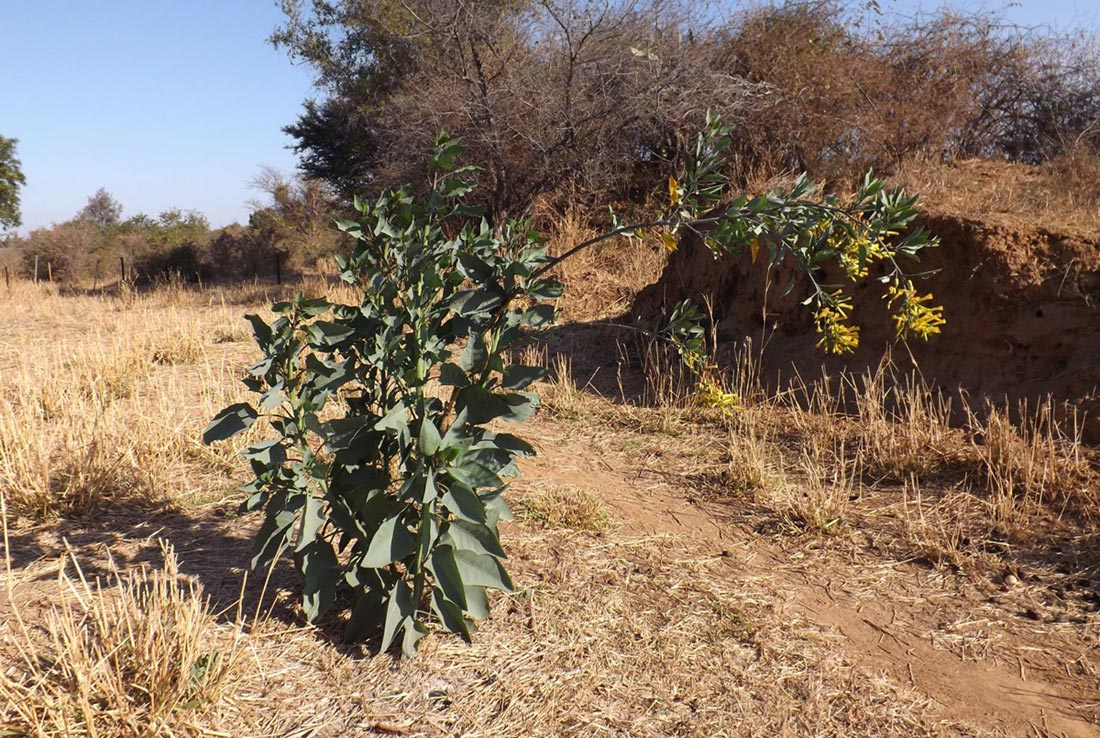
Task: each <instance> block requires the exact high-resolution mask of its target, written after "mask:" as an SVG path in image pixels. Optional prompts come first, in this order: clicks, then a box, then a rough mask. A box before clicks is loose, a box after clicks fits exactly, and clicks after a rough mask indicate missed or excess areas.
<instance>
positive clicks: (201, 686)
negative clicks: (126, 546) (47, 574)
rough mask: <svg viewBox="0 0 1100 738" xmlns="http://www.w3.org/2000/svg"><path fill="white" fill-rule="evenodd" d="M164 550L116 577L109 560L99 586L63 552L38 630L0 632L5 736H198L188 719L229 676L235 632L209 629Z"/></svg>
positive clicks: (197, 718) (196, 595)
mask: <svg viewBox="0 0 1100 738" xmlns="http://www.w3.org/2000/svg"><path fill="white" fill-rule="evenodd" d="M163 554H164V565H163V567H162V568H160V569H145V568H142V569H136V570H134V569H131V570H130V571H128V572H126V573H122V572H120V571H119V570H118V569H117V567H115V566H114V565H113V562H111V568H110V572H109V576H108V579H107V580H106V581H100V580H94V581H90V580H89V579H88V578H87V577H86V576H85V575H84V572H83V571H82V570H81V567H80V564H79V562H78V561H77V559H76V557H75V556H71V555H70V556H69V557H68V561H67V562H63V563H62V565H61V566H60V568H59V571H58V576H57V591H56V594H55V596H54V598H53V599H54V604H53V606H52V607H51V608H50V609H49V611H48V612H47V613H46V614H45V617H44V618H43V622H42V625H41V626H40V628H35V629H31V628H29V627H28V626H27V625H26V624H25V622H24V620H23V618H22V617H21V616H18V615H17V616H16V618H15V621H16V624H17V627H15V628H12V629H9V630H4V631H0V652H5V653H7V654H8V655H9V656H11V657H14V658H13V666H12V667H11V668H9V669H6V670H4V671H2V672H0V715H2V716H3V719H4V723H5V725H6V729H7V731H8V734H12V735H35V736H42V737H43V738H49V737H50V736H95V737H96V738H112V737H114V736H117V737H118V738H124V737H125V738H139V737H142V736H148V737H149V738H153V737H154V736H161V735H201V734H203V731H202V729H201V727H200V726H199V725H196V722H201V717H202V714H203V712H204V709H205V708H206V707H207V706H209V705H211V704H212V703H214V702H216V701H217V700H219V699H220V696H221V694H222V693H223V691H225V690H226V688H227V686H228V684H229V683H230V682H232V680H233V678H234V672H235V671H236V670H237V667H238V662H239V655H240V639H239V636H240V635H241V631H240V630H239V629H237V628H232V627H230V628H228V630H229V631H232V632H227V628H224V627H219V626H217V625H216V623H215V621H214V618H213V616H212V615H211V614H210V613H209V612H208V610H207V602H206V600H205V598H204V597H203V595H202V590H201V587H200V586H199V585H198V584H196V583H195V582H194V581H186V582H181V578H180V573H179V566H178V563H177V561H176V557H175V553H174V552H173V550H172V548H171V546H169V545H167V544H164V546H163ZM9 581H10V579H9ZM12 605H13V606H16V605H15V604H14V599H13V600H12Z"/></svg>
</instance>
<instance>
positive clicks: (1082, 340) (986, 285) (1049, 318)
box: [632, 214, 1100, 442]
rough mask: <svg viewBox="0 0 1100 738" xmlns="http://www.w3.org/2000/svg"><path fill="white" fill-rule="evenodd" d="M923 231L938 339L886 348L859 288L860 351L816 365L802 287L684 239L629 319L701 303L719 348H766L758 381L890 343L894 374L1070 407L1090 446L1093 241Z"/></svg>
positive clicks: (924, 286) (1095, 433)
mask: <svg viewBox="0 0 1100 738" xmlns="http://www.w3.org/2000/svg"><path fill="white" fill-rule="evenodd" d="M923 224H924V225H925V227H927V228H928V229H929V230H931V231H932V232H934V233H935V234H937V235H938V236H939V237H940V239H941V245H940V247H939V248H937V249H931V250H928V251H926V252H925V255H924V256H923V257H922V261H921V263H920V264H919V265H916V266H915V269H914V270H921V269H937V270H939V271H938V272H937V273H936V274H934V275H932V276H931V277H929V278H927V279H925V280H923V281H922V282H921V284H920V285H919V288H920V289H921V290H922V292H923V291H924V290H928V291H930V292H932V293H933V294H934V295H935V296H936V299H937V301H938V302H939V303H941V304H943V306H944V308H945V311H944V312H945V316H946V318H947V326H946V327H945V328H944V329H943V333H942V334H941V335H939V336H938V337H935V338H933V339H932V340H931V341H929V342H927V343H925V342H923V341H912V342H909V343H908V344H904V343H901V342H898V341H896V340H895V339H894V337H893V332H892V326H893V323H892V321H891V320H890V317H889V314H888V312H887V310H886V305H885V301H884V300H882V299H881V297H882V294H883V289H882V285H881V284H879V283H877V282H875V281H874V280H873V279H868V280H865V281H864V282H863V283H861V284H860V285H858V286H857V287H856V288H855V290H854V292H855V296H856V302H857V309H856V311H855V313H854V320H855V322H856V323H857V324H858V325H860V326H861V328H862V334H861V340H862V348H861V349H860V351H859V352H858V353H857V354H856V355H854V356H851V357H846V358H843V359H838V358H833V357H828V358H826V357H824V356H823V355H822V354H821V353H820V352H819V351H818V350H817V349H816V348H815V343H816V341H817V336H816V334H815V333H814V331H813V326H812V323H811V314H810V310H809V309H808V308H806V307H803V306H801V305H800V304H799V303H800V300H801V298H802V297H804V296H805V294H806V291H805V289H804V288H803V287H804V286H803V285H799V284H796V286H795V288H794V290H792V292H791V293H790V295H788V296H787V297H783V296H782V293H783V291H784V288H785V286H786V280H787V278H788V277H789V274H784V273H782V272H783V270H782V269H781V270H779V273H777V272H772V273H771V274H770V275H769V274H768V273H767V272H766V270H765V268H764V266H763V264H754V263H753V262H752V260H751V258H750V257H749V255H748V254H739V255H732V256H728V257H725V258H723V259H721V260H719V261H717V262H715V261H714V259H713V258H712V257H711V255H710V252H709V251H707V249H706V248H704V247H703V246H702V245H701V243H699V242H698V241H697V239H691V238H689V239H685V240H684V242H683V243H681V245H680V248H679V249H678V250H677V251H676V252H675V253H674V254H673V255H672V257H671V258H670V260H669V262H668V265H667V267H666V268H665V270H664V273H663V274H662V276H661V278H660V279H659V280H658V282H657V283H656V284H654V285H651V286H650V287H648V288H646V289H645V290H643V291H642V292H641V293H640V294H639V295H638V297H637V299H636V301H635V303H634V308H633V311H632V312H633V314H634V315H635V316H642V317H646V318H649V319H653V318H654V317H656V316H657V315H658V314H659V313H661V312H662V311H663V310H665V309H666V308H668V307H670V306H672V305H674V304H676V303H677V302H678V301H680V300H682V299H685V298H691V299H693V300H696V301H698V302H703V301H705V300H709V301H710V303H711V305H712V311H713V316H714V318H715V319H716V320H717V321H718V335H719V339H720V341H722V342H727V343H728V342H733V341H739V340H743V339H745V338H746V337H749V338H751V339H752V340H753V342H754V346H756V347H757V348H759V347H760V346H761V345H763V346H764V347H765V350H764V351H763V354H762V358H763V369H764V371H765V376H766V377H776V376H780V377H783V376H788V377H789V376H790V372H791V370H792V369H797V370H798V371H800V372H802V373H803V376H805V374H806V372H809V373H810V374H814V373H816V368H817V367H818V366H820V365H825V366H826V367H827V368H829V369H830V371H834V370H837V369H840V368H841V367H844V368H848V369H857V370H858V369H862V368H864V367H866V366H869V365H873V364H876V363H877V362H878V361H879V360H880V359H881V358H882V356H883V354H884V352H886V351H887V350H889V349H890V347H891V346H892V347H893V357H894V359H895V361H896V362H898V363H899V364H900V365H901V366H903V367H904V366H906V365H911V364H912V362H913V361H914V360H915V362H916V364H917V366H919V368H920V371H921V373H922V374H923V376H924V377H925V379H926V380H927V381H928V382H930V383H934V384H936V385H938V386H940V387H942V388H943V389H944V390H945V391H948V392H951V393H964V394H966V395H968V396H969V397H970V400H971V404H972V405H974V406H980V405H981V399H980V398H982V397H989V398H991V399H994V400H1003V399H1005V398H1008V399H1010V400H1013V401H1016V400H1021V399H1028V400H1032V401H1034V400H1038V399H1040V398H1042V397H1045V396H1047V395H1051V396H1053V397H1054V398H1055V399H1057V400H1059V401H1064V402H1068V403H1071V404H1072V405H1074V406H1076V407H1077V408H1078V409H1079V410H1081V411H1083V412H1084V413H1085V415H1086V429H1085V435H1086V438H1087V439H1089V440H1091V441H1093V442H1096V441H1100V239H1098V238H1097V237H1096V236H1094V235H1073V234H1069V233H1058V232H1054V231H1051V230H1046V229H1043V228H1039V227H1030V228H1029V227H1023V226H1008V225H993V224H991V223H989V222H987V221H984V220H983V221H979V220H972V219H968V218H964V217H959V216H953V215H943V214H930V215H927V216H925V217H924V221H923ZM761 261H763V260H761ZM873 276H874V275H872V277H873ZM975 400H977V401H975Z"/></svg>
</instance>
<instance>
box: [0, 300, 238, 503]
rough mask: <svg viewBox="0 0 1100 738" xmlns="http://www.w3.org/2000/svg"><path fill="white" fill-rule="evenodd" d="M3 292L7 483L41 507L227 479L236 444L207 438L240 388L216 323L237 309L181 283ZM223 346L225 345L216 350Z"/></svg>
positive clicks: (14, 495)
mask: <svg viewBox="0 0 1100 738" xmlns="http://www.w3.org/2000/svg"><path fill="white" fill-rule="evenodd" d="M13 287H14V289H13V290H12V292H11V293H10V294H4V293H2V292H0V309H3V310H5V311H6V312H8V313H10V314H13V315H14V318H13V321H11V322H8V323H6V328H3V329H0V360H3V361H4V363H5V366H7V367H8V371H6V372H5V373H4V374H3V376H0V491H3V493H4V494H5V495H6V496H7V498H8V501H9V504H10V506H11V507H12V509H13V510H15V511H17V512H20V513H23V514H26V515H30V516H35V517H41V516H48V515H53V514H72V513H79V512H85V511H88V510H91V509H94V508H96V507H99V506H102V505H103V504H106V503H108V502H112V501H113V502H116V503H119V502H126V503H128V504H134V503H136V504H141V505H158V504H165V503H167V502H169V501H171V500H177V499H180V498H185V497H187V496H189V495H200V496H202V495H209V494H215V493H218V491H219V490H221V489H225V488H226V487H227V486H229V484H228V480H227V478H226V476H225V472H226V471H228V470H229V469H231V468H233V462H232V455H233V453H234V451H235V449H236V446H234V447H233V448H228V449H227V448H218V449H208V448H205V447H203V446H202V445H201V444H200V443H199V436H200V435H201V431H202V428H203V426H204V425H205V423H206V422H207V420H208V419H209V418H210V417H213V414H214V413H216V412H217V411H218V410H219V409H220V408H221V407H223V406H224V405H225V404H227V402H229V401H231V400H233V399H235V398H237V397H239V396H240V395H241V393H242V392H243V388H240V387H239V385H238V384H237V382H236V381H235V379H234V375H235V374H236V372H237V371H239V369H238V367H239V366H240V365H241V361H240V359H239V358H238V356H239V355H238V354H234V353H233V348H234V347H233V346H232V345H226V346H222V347H221V350H220V351H217V352H214V350H215V345H214V336H215V335H216V334H217V331H219V330H221V331H225V330H227V329H233V327H234V326H236V325H237V324H239V323H241V322H243V321H241V320H240V317H239V314H238V313H239V311H238V309H236V308H230V307H227V306H225V305H224V304H213V305H211V304H208V302H207V299H208V298H204V296H202V295H201V294H194V293H186V292H183V291H182V290H175V291H171V290H170V291H167V292H165V293H152V294H151V295H149V296H139V295H136V294H132V293H124V294H122V295H120V296H117V297H98V296H87V297H80V296H62V295H60V294H58V293H57V291H56V290H55V289H52V288H51V287H50V286H47V285H31V284H27V283H19V284H18V285H13ZM212 352H214V353H212Z"/></svg>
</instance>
